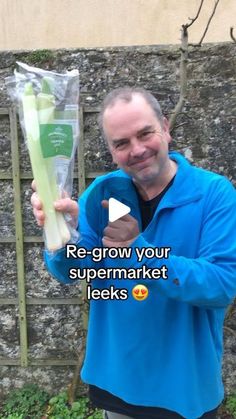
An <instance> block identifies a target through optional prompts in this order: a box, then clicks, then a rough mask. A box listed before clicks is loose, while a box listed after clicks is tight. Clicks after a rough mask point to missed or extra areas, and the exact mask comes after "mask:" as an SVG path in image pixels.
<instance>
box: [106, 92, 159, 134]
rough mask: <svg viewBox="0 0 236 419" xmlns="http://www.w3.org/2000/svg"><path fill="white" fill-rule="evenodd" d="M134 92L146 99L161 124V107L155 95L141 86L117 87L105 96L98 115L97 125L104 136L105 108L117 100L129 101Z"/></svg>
mask: <svg viewBox="0 0 236 419" xmlns="http://www.w3.org/2000/svg"><path fill="white" fill-rule="evenodd" d="M135 94H139V95H141V96H142V97H143V98H144V99H145V100H146V102H147V103H148V104H149V105H150V107H151V108H152V110H153V111H154V113H155V115H156V117H157V119H158V121H159V122H160V124H161V127H162V126H163V114H162V111H161V107H160V104H159V102H158V100H157V99H156V98H155V96H153V95H152V93H150V92H149V91H148V90H146V89H143V88H142V87H128V86H127V87H119V88H117V89H114V90H112V91H111V92H110V93H108V94H107V95H106V96H105V98H104V100H103V102H102V107H101V110H100V112H99V115H98V125H99V128H100V130H101V132H102V134H103V136H104V137H105V133H104V130H103V116H104V112H105V111H106V109H107V108H109V107H112V106H113V105H115V103H116V102H117V101H118V100H123V101H124V102H126V103H129V102H131V100H132V98H133V95H135Z"/></svg>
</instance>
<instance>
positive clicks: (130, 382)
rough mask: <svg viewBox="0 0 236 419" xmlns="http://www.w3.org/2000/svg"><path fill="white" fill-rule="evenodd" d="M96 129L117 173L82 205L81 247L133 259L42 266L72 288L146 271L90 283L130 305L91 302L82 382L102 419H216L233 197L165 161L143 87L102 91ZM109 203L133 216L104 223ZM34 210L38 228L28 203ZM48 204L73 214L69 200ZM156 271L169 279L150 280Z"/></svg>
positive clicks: (160, 120)
mask: <svg viewBox="0 0 236 419" xmlns="http://www.w3.org/2000/svg"><path fill="white" fill-rule="evenodd" d="M100 125H101V127H102V131H103V134H104V135H105V138H106V141H107V144H108V147H109V150H110V152H111V154H112V157H113V160H114V162H115V163H116V164H117V165H118V167H119V168H120V169H121V170H118V171H115V172H113V173H110V174H108V175H106V176H102V177H99V178H97V179H96V180H95V181H94V182H93V184H92V185H90V187H89V188H88V189H87V190H86V191H85V192H84V194H83V195H82V196H81V198H80V201H79V206H80V215H79V230H80V233H81V240H80V242H79V243H78V248H80V247H84V248H86V249H88V251H91V250H92V249H93V248H94V247H102V246H104V247H105V248H110V247H112V248H117V247H119V248H123V247H127V248H132V254H131V257H130V258H124V259H122V258H116V259H112V258H109V257H107V258H104V259H103V260H102V261H100V262H94V261H93V260H92V259H91V257H89V256H88V255H87V257H86V258H85V259H77V260H75V259H73V258H72V259H66V258H65V250H64V249H62V250H60V251H58V252H57V253H56V254H55V255H54V256H53V257H49V256H48V255H47V253H46V254H45V261H46V264H47V267H48V269H49V271H50V272H51V273H52V274H53V275H54V276H55V277H56V278H57V279H58V280H59V281H61V282H63V283H72V282H73V281H72V280H71V279H70V278H69V271H70V268H71V267H79V268H82V267H95V268H96V269H97V270H98V269H99V268H100V267H105V268H112V269H115V268H126V269H127V271H128V270H129V269H130V268H136V269H138V268H140V267H142V266H144V265H145V267H146V268H147V269H153V271H151V272H153V278H151V279H150V278H149V279H147V278H145V279H144V278H141V279H133V280H127V279H125V278H122V279H114V280H111V279H102V280H101V279H95V280H94V281H92V285H93V287H94V288H95V287H96V288H97V289H100V290H101V289H103V288H107V289H109V287H110V286H111V284H113V285H115V286H116V287H117V288H124V287H125V288H126V290H127V292H128V298H127V299H123V300H122V299H120V300H119V299H116V298H114V299H113V300H112V299H109V300H108V299H99V300H97V299H94V300H93V299H91V305H90V317H89V329H88V337H87V348H86V356H85V361H84V365H83V368H82V372H81V376H82V379H83V380H84V382H86V383H88V384H89V389H90V398H91V400H92V401H93V402H94V403H95V404H96V405H97V406H98V407H100V408H103V409H104V411H106V417H107V418H108V419H130V418H133V419H138V418H139V419H157V418H159V419H168V418H169V419H177V418H187V419H195V418H200V417H201V418H208V419H210V418H216V412H217V407H218V406H219V404H220V403H221V401H222V399H223V385H222V379H221V361H222V344H223V343H222V330H223V320H224V316H225V312H226V308H227V306H228V304H230V303H231V302H232V300H233V297H234V296H235V291H236V241H235V231H236V197H235V191H234V188H233V187H232V185H231V184H230V182H229V181H228V180H227V179H225V178H224V177H222V176H219V175H217V174H214V173H211V172H208V171H205V170H202V169H200V168H196V167H192V166H191V165H190V164H189V163H188V162H187V161H186V160H185V158H184V157H182V156H181V155H179V154H178V153H169V152H168V146H169V143H170V141H171V136H170V133H169V128H168V122H167V120H166V119H165V118H164V117H163V116H162V113H161V110H160V106H159V104H158V102H157V101H156V99H155V98H154V97H153V96H152V95H151V94H150V93H148V92H147V91H145V90H143V89H131V88H124V89H117V90H115V91H113V92H111V93H110V94H109V95H108V96H107V98H106V99H105V101H104V105H103V108H102V111H101V114H100ZM110 197H114V198H116V199H118V200H120V201H121V202H122V203H125V204H127V205H128V206H130V208H131V212H130V214H128V215H125V216H124V217H122V218H120V219H118V220H116V221H114V222H108V211H107V207H108V200H109V198H110ZM32 204H33V207H34V214H35V216H36V219H37V220H38V223H39V224H40V225H43V222H44V213H43V210H42V208H41V204H40V202H39V200H38V199H37V196H36V195H35V194H33V196H32ZM55 206H56V208H57V209H58V210H59V211H62V212H69V213H70V214H71V215H72V216H74V217H76V215H77V204H76V203H75V202H73V201H72V200H69V199H65V200H60V201H58V202H57V203H56V204H55ZM94 219H95V220H94ZM156 248H159V249H170V254H169V257H168V258H158V257H153V258H149V257H148V254H142V258H139V259H138V258H137V252H139V253H140V252H144V250H143V249H149V250H150V249H156ZM163 266H165V267H166V269H167V272H168V278H167V279H166V278H164V276H163V277H161V278H159V279H155V277H154V270H156V269H158V268H159V269H161V267H163ZM155 272H156V271H155ZM140 283H141V284H143V285H145V286H146V287H147V289H148V297H147V298H146V299H145V300H143V301H138V300H135V299H134V298H133V297H132V289H133V287H134V285H136V284H140Z"/></svg>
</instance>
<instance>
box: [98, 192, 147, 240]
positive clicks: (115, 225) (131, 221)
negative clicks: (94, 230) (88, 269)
mask: <svg viewBox="0 0 236 419" xmlns="http://www.w3.org/2000/svg"><path fill="white" fill-rule="evenodd" d="M102 206H103V208H108V207H109V204H108V201H105V200H103V201H102ZM138 235H139V226H138V222H137V220H136V219H135V218H134V217H132V216H131V215H129V214H127V215H124V216H123V217H121V218H119V220H116V221H113V222H110V221H109V223H108V225H107V227H106V228H105V229H104V231H103V238H102V243H103V245H104V246H105V247H128V246H129V245H130V244H131V243H132V242H133V241H134V240H135V239H136V237H137V236H138Z"/></svg>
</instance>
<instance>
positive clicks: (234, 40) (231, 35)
mask: <svg viewBox="0 0 236 419" xmlns="http://www.w3.org/2000/svg"><path fill="white" fill-rule="evenodd" d="M230 37H231V39H232V40H233V42H234V43H236V38H235V36H234V28H233V26H232V27H231V28H230Z"/></svg>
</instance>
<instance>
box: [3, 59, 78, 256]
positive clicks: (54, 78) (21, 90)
mask: <svg viewBox="0 0 236 419" xmlns="http://www.w3.org/2000/svg"><path fill="white" fill-rule="evenodd" d="M17 65H18V69H17V70H15V71H14V76H12V77H8V78H7V79H6V86H7V89H8V92H9V95H10V97H11V100H12V101H13V103H14V104H16V105H17V108H18V111H19V118H20V124H21V128H22V130H23V134H24V139H25V141H26V144H27V148H28V151H29V156H30V162H31V167H32V172H33V177H34V179H35V182H36V188H37V193H38V195H39V198H40V200H41V201H42V204H43V210H44V212H45V224H44V240H45V246H46V249H47V250H49V251H50V252H55V251H57V250H58V249H61V248H62V247H64V246H65V244H66V243H68V242H74V243H75V242H77V241H78V239H79V234H78V232H77V230H76V229H75V228H74V227H72V225H71V223H70V219H69V216H67V215H66V214H65V215H63V214H62V213H60V212H58V211H56V210H55V208H54V202H55V201H56V200H57V199H60V198H62V197H65V196H69V197H70V196H71V194H72V183H73V170H74V157H75V151H76V148H77V145H78V141H79V74H78V71H77V70H73V71H70V72H67V73H65V74H59V73H56V72H52V71H46V70H42V69H39V68H35V67H30V66H28V65H26V64H23V63H20V62H17Z"/></svg>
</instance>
